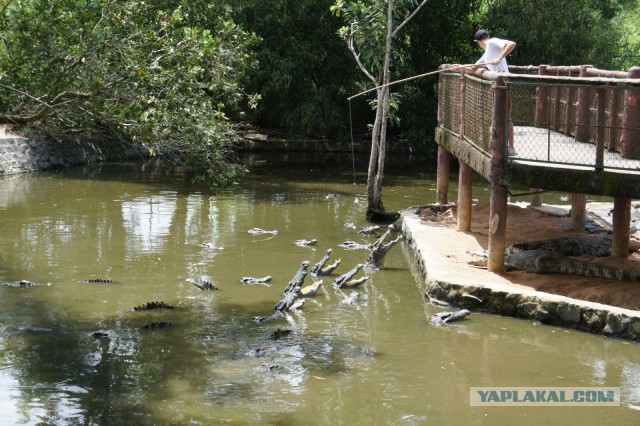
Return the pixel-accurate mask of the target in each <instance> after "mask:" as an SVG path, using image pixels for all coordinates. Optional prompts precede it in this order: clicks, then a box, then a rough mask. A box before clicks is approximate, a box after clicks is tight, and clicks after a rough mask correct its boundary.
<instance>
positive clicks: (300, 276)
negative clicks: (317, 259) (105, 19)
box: [284, 260, 311, 295]
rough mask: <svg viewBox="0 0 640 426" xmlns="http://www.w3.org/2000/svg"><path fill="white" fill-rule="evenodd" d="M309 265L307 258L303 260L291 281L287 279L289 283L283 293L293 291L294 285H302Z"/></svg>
mask: <svg viewBox="0 0 640 426" xmlns="http://www.w3.org/2000/svg"><path fill="white" fill-rule="evenodd" d="M309 265H311V262H309V261H308V260H305V261H303V262H302V263H301V264H300V268H299V269H298V272H296V274H295V275H294V276H293V278H291V281H289V284H287V287H286V288H285V289H284V294H285V295H286V294H287V293H291V292H292V291H295V288H296V287H298V288H299V287H302V284H304V279H305V278H306V277H307V269H308V268H309Z"/></svg>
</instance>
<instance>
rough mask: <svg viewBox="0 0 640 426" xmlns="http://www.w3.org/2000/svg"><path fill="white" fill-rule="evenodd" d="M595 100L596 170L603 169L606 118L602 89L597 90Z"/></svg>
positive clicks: (603, 91) (604, 93)
mask: <svg viewBox="0 0 640 426" xmlns="http://www.w3.org/2000/svg"><path fill="white" fill-rule="evenodd" d="M596 93H597V96H596V97H597V99H596V124H597V127H596V170H602V169H603V168H604V126H605V123H606V121H607V118H606V117H605V116H604V112H605V103H604V102H605V100H604V99H605V95H606V92H605V90H604V89H598V90H597V92H596Z"/></svg>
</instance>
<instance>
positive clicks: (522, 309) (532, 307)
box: [518, 301, 540, 318]
mask: <svg viewBox="0 0 640 426" xmlns="http://www.w3.org/2000/svg"><path fill="white" fill-rule="evenodd" d="M539 308H540V305H538V304H537V303H535V302H529V301H528V302H523V303H521V304H519V305H518V313H519V314H520V315H522V316H525V317H527V318H532V317H533V316H534V315H535V314H536V312H537V311H538V309H539Z"/></svg>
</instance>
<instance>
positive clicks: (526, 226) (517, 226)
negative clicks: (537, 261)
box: [420, 203, 640, 310]
mask: <svg viewBox="0 0 640 426" xmlns="http://www.w3.org/2000/svg"><path fill="white" fill-rule="evenodd" d="M420 217H421V219H422V220H421V222H422V223H424V224H425V225H429V226H438V227H446V228H450V229H451V231H452V232H451V233H448V232H447V233H445V234H439V236H438V237H437V238H442V239H443V241H442V242H441V243H438V242H436V244H441V245H442V246H449V247H451V246H455V233H457V232H458V231H457V230H456V217H455V211H453V212H452V211H451V210H449V211H448V212H445V213H442V214H440V215H438V216H437V217H433V216H429V215H425V214H424V213H421V214H420ZM471 218H472V221H471V232H470V233H467V235H472V236H473V237H474V238H475V239H476V241H477V242H478V244H479V246H480V247H482V248H484V249H486V248H487V246H488V237H487V236H488V229H489V204H488V203H481V204H478V205H475V206H474V207H473V211H472V215H471ZM570 228H571V218H570V217H569V216H563V217H561V216H556V215H552V214H548V213H545V212H542V211H539V210H537V209H534V208H532V207H521V206H519V205H511V204H510V205H509V210H508V212H507V234H506V240H507V241H506V242H507V244H509V243H513V242H520V241H533V240H540V239H546V238H554V237H559V236H564V235H594V234H589V233H588V232H586V231H585V232H583V233H580V232H576V231H572V230H571V229H570ZM432 243H433V242H432ZM634 245H635V244H634ZM461 251H462V252H464V249H462V248H460V247H456V248H455V249H453V250H452V251H451V252H452V253H453V252H455V253H460V252H461ZM465 256H466V257H465ZM447 257H449V258H452V259H451V260H453V261H452V262H451V268H462V269H466V268H473V267H472V266H469V265H468V264H467V263H466V262H467V261H469V260H473V258H472V257H471V256H469V255H468V254H464V255H448V256H447ZM453 258H459V259H453ZM582 259H585V260H590V261H594V262H600V263H606V264H608V265H612V266H615V267H619V268H622V269H625V270H629V271H634V272H636V273H638V274H640V254H638V253H632V254H630V255H629V257H628V258H627V259H619V258H611V257H606V258H589V257H583V258H582ZM457 260H459V261H457ZM453 272H455V271H453ZM499 275H500V276H502V277H503V278H505V279H507V280H508V281H510V282H511V283H512V284H516V285H522V286H526V287H529V288H532V289H534V290H537V291H544V292H547V293H553V294H558V295H562V296H567V297H571V298H575V299H581V300H588V301H591V302H597V303H602V304H606V305H612V306H618V307H621V308H626V309H633V310H640V282H622V281H615V280H608V279H601V278H593V277H579V276H573V275H564V274H544V275H543V274H535V273H528V272H524V271H511V272H505V273H502V274H499Z"/></svg>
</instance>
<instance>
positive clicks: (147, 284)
mask: <svg viewBox="0 0 640 426" xmlns="http://www.w3.org/2000/svg"><path fill="white" fill-rule="evenodd" d="M246 161H247V163H248V164H249V165H250V166H251V168H252V169H253V170H254V174H253V175H252V176H250V177H248V178H247V179H245V180H244V181H243V182H242V184H241V185H240V186H239V187H238V188H235V189H233V190H230V191H224V192H222V193H220V194H217V195H216V196H210V195H209V194H207V193H206V192H203V191H202V190H201V188H198V187H194V186H192V185H190V184H189V179H188V178H186V177H184V176H181V175H175V174H172V173H168V172H165V171H163V170H162V169H159V168H156V167H154V166H152V165H146V166H142V165H139V164H138V165H135V164H134V165H108V166H102V167H97V168H88V169H77V170H67V171H64V172H60V173H51V174H50V173H38V174H31V175H25V176H15V177H5V178H2V179H0V218H1V220H0V236H1V237H0V281H1V282H10V281H17V280H20V279H27V280H31V281H34V282H37V283H43V284H45V283H50V284H51V285H50V286H40V287H37V288H10V287H0V424H2V425H5V424H6V425H14V424H32V425H35V424H53V425H66V424H87V425H88V424H92V425H93V424H95V425H118V424H203V425H205V424H219V423H230V424H291V425H307V424H309V425H313V424H319V425H326V424H344V425H352V424H381V425H382V424H409V425H417V424H452V425H458V424H460V425H469V424H492V425H495V424H499V425H513V424H533V423H536V424H538V423H542V424H544V422H548V423H551V424H563V423H564V424H584V425H586V424H612V422H613V423H615V424H637V420H638V418H640V413H639V412H638V410H640V351H639V350H638V346H637V344H632V343H631V344H630V343H627V342H623V341H619V340H613V339H607V338H603V337H598V336H592V335H588V334H584V333H580V332H575V331H568V330H563V329H559V328H554V327H547V326H538V325H535V324H533V323H530V322H527V321H521V320H515V319H510V318H502V317H496V316H491V315H481V314H473V315H472V316H471V319H470V320H469V321H465V322H462V323H455V324H452V325H451V326H449V327H434V326H431V325H430V324H428V323H427V321H426V319H427V317H428V316H429V315H432V314H433V313H436V312H438V311H439V309H438V308H435V307H432V306H427V305H425V304H424V302H423V299H422V296H421V292H422V289H421V286H420V284H419V283H418V282H417V281H416V278H415V276H414V271H413V270H412V266H411V257H410V255H409V253H408V252H407V249H406V247H405V246H403V245H398V246H396V247H394V248H393V249H392V250H391V251H390V252H389V254H388V256H387V260H386V270H384V271H381V272H377V273H375V274H373V275H372V276H371V278H370V280H369V281H368V282H366V283H365V284H364V285H363V286H362V287H360V288H359V289H358V292H359V293H360V294H361V299H360V302H359V304H358V305H356V306H351V307H343V306H341V305H340V304H339V301H340V300H341V299H342V297H343V295H341V294H340V293H338V292H336V291H335V290H333V289H332V288H331V287H330V284H331V282H332V281H333V279H335V277H336V276H337V275H338V274H342V273H344V272H346V271H347V270H348V269H351V267H353V266H354V265H355V264H356V263H359V262H362V261H363V260H365V259H366V255H367V252H366V251H358V250H356V251H348V250H343V249H340V248H338V244H340V243H342V242H344V241H346V240H354V241H358V242H362V243H369V242H372V241H371V240H367V239H363V238H360V237H359V236H358V235H357V234H356V230H354V229H352V228H351V227H348V226H345V225H346V224H350V223H352V224H355V225H356V226H357V227H358V228H359V227H362V226H366V225H367V224H366V223H365V222H364V220H363V217H364V209H365V205H364V204H365V203H364V194H365V188H364V185H363V182H364V177H363V174H362V172H359V174H358V175H357V177H356V178H355V179H356V182H357V184H356V185H354V183H353V182H354V176H353V171H352V162H351V159H350V158H349V157H348V156H347V155H341V156H335V157H328V158H327V157H323V158H320V157H316V156H314V155H311V154H302V153H296V154H290V155H282V154H271V155H266V154H265V155H262V154H254V155H251V156H247V157H246ZM366 162H367V159H366V158H362V159H358V161H357V164H356V166H357V169H358V170H359V171H364V170H366ZM425 163H426V162H425V160H424V159H401V160H397V162H393V161H392V162H391V164H390V165H389V166H388V169H387V174H386V177H385V179H386V180H385V184H386V187H385V192H384V199H385V204H386V206H387V207H388V208H405V207H408V206H410V205H417V204H424V203H430V202H433V201H434V200H435V189H434V184H435V183H434V180H433V173H432V172H431V171H429V169H428V167H426V166H425ZM454 190H455V185H452V191H454ZM475 192H476V195H477V196H478V197H479V198H483V199H484V198H486V195H485V194H486V193H487V191H486V188H485V187H481V186H478V187H476V189H475ZM452 193H454V192H452ZM329 194H336V196H335V197H333V196H330V197H327V196H328V195H329ZM356 201H358V202H356ZM545 201H546V200H545ZM254 227H260V228H263V229H266V230H274V229H275V230H278V231H279V233H278V234H277V235H275V236H273V235H260V236H255V235H251V234H249V233H248V232H247V231H248V230H249V229H251V228H254ZM314 238H315V239H317V240H318V243H317V245H316V246H314V247H298V246H296V245H295V244H294V241H295V240H298V239H314ZM328 248H333V249H334V252H333V255H332V260H333V259H338V258H340V259H341V261H342V263H341V265H340V267H339V268H338V269H337V270H336V275H334V276H333V277H324V283H325V288H324V291H321V292H320V293H319V294H318V295H317V296H316V297H315V298H313V299H309V300H308V301H307V302H306V304H305V306H304V307H303V309H302V311H301V312H299V313H292V314H290V315H289V316H288V317H287V318H284V319H281V320H278V321H273V322H268V323H265V324H258V323H255V322H253V321H252V320H251V318H252V317H253V316H255V315H268V314H270V313H271V312H272V309H273V306H274V304H275V303H276V302H277V301H278V300H279V299H280V298H281V296H282V291H283V289H284V287H285V286H286V284H287V283H288V282H289V280H290V279H291V278H292V277H293V275H294V274H295V272H296V271H297V269H298V267H299V265H300V263H301V262H302V261H303V260H309V261H311V263H312V264H313V263H315V262H317V261H318V260H319V259H320V258H321V257H322V256H323V255H324V253H325V251H326V249H328ZM265 275H271V276H273V280H272V281H271V283H270V284H271V286H264V285H243V284H241V283H240V278H241V277H243V276H254V277H263V276H265ZM96 278H104V279H111V280H115V281H118V282H119V284H84V283H79V282H78V281H80V280H87V279H96ZM188 279H192V280H203V279H204V280H207V281H210V282H212V283H213V284H215V285H216V286H218V287H219V288H220V291H201V290H199V289H198V288H196V287H195V286H194V285H192V284H191V283H190V282H188V281H187V280H188ZM309 282H310V280H309V278H307V283H309ZM348 294H349V291H345V295H348ZM150 301H164V302H166V303H168V304H171V305H173V306H175V309H172V310H166V311H134V310H133V308H134V307H135V306H137V305H140V304H143V303H146V302H150ZM161 321H164V322H170V323H172V324H173V327H170V328H165V329H144V328H142V327H143V326H144V325H146V324H150V323H154V322H161ZM278 329H280V330H290V331H291V332H290V333H289V334H286V335H283V336H280V335H278V333H275V334H274V332H276V331H277V330H278ZM96 331H105V332H108V334H109V337H108V338H102V339H98V338H95V337H93V335H92V333H94V332H96ZM256 348H259V349H260V350H261V351H260V355H262V356H259V357H255V356H252V351H253V350H255V349H256ZM472 386H473V387H477V386H525V387H533V386H571V387H601V386H613V387H620V388H621V395H622V404H621V406H619V407H470V406H469V388H470V387H472Z"/></svg>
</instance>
